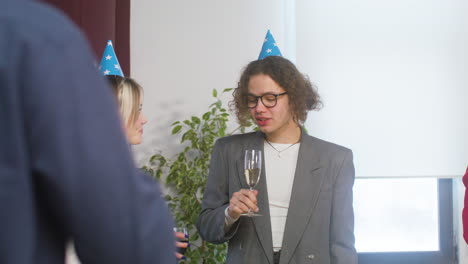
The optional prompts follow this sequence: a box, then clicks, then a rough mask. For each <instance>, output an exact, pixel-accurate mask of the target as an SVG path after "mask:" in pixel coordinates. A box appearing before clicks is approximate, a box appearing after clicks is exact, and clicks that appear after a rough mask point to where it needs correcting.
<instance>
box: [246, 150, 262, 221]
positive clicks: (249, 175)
mask: <svg viewBox="0 0 468 264" xmlns="http://www.w3.org/2000/svg"><path fill="white" fill-rule="evenodd" d="M261 169H262V151H261V150H258V149H248V150H246V151H245V156H244V176H245V180H246V182H247V185H248V186H249V188H250V190H251V191H253V190H254V188H255V186H256V185H257V183H258V181H259V180H260V174H261ZM242 215H245V216H260V214H256V213H254V212H252V210H249V212H248V213H246V214H242Z"/></svg>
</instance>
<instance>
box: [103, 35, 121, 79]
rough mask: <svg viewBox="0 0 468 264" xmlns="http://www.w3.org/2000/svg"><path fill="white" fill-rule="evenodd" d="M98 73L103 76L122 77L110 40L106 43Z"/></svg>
mask: <svg viewBox="0 0 468 264" xmlns="http://www.w3.org/2000/svg"><path fill="white" fill-rule="evenodd" d="M99 71H100V72H101V73H102V74H104V75H118V76H122V77H124V75H123V72H122V69H121V68H120V64H119V60H118V59H117V56H116V55H115V51H114V46H113V45H112V41H110V40H108V41H107V45H106V48H105V49H104V53H103V54H102V59H101V65H100V66H99Z"/></svg>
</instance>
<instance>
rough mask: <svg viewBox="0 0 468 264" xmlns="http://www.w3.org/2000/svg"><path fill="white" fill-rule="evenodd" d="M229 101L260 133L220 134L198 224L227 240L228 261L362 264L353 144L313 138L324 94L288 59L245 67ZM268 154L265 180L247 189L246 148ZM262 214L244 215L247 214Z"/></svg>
mask: <svg viewBox="0 0 468 264" xmlns="http://www.w3.org/2000/svg"><path fill="white" fill-rule="evenodd" d="M233 95H234V100H233V101H232V102H231V106H232V108H234V110H235V113H236V115H237V118H238V120H239V122H240V123H241V124H247V123H249V121H253V122H254V123H255V124H256V125H257V127H258V131H257V132H252V133H247V134H241V135H233V136H229V137H225V138H222V139H219V140H218V141H217V142H216V144H215V147H214V151H213V155H212V160H211V165H210V172H209V175H208V182H207V186H206V189H205V193H204V197H203V204H202V211H201V213H200V216H199V219H198V223H197V227H198V229H199V231H200V234H201V236H202V237H203V238H204V239H205V240H207V241H209V242H212V243H223V242H226V241H228V243H229V248H228V256H227V263H280V262H281V263H320V264H328V263H333V264H338V263H343V264H356V263H357V254H356V250H355V247H354V214H353V206H352V200H353V193H352V187H353V183H354V166H353V156H352V152H351V150H349V149H347V148H344V147H342V146H338V145H335V144H333V143H329V142H326V141H323V140H320V139H318V138H315V137H312V136H309V135H308V134H307V133H306V131H305V130H304V128H303V124H304V122H305V120H306V118H307V112H308V111H310V110H315V109H319V108H320V106H321V101H320V97H319V95H318V93H317V91H316V89H314V87H313V85H312V84H311V82H310V81H309V79H308V78H307V77H306V76H304V75H303V74H301V73H300V72H299V71H298V69H297V68H296V66H295V65H294V64H293V63H291V62H290V61H288V60H287V59H285V58H282V57H278V56H269V57H266V58H264V59H261V60H256V61H253V62H251V63H249V64H248V65H247V67H246V68H245V69H244V71H243V73H242V75H241V77H240V80H239V83H238V87H237V89H235V91H234V93H233ZM248 149H259V150H262V152H263V160H264V163H263V166H262V168H261V172H260V181H259V183H258V184H257V187H256V189H257V190H254V191H251V190H249V188H248V185H247V182H246V179H245V176H244V167H243V162H244V152H245V150H248ZM249 211H254V212H259V213H260V214H261V216H257V217H244V216H242V217H241V215H243V214H245V213H247V212H249Z"/></svg>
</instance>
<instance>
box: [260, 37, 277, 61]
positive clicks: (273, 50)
mask: <svg viewBox="0 0 468 264" xmlns="http://www.w3.org/2000/svg"><path fill="white" fill-rule="evenodd" d="M268 56H283V55H282V54H281V51H280V50H279V48H278V46H277V45H276V41H275V39H274V38H273V35H271V33H270V30H268V31H267V34H266V36H265V40H264V41H263V46H262V51H260V55H259V56H258V59H259V60H261V59H264V58H266V57H268Z"/></svg>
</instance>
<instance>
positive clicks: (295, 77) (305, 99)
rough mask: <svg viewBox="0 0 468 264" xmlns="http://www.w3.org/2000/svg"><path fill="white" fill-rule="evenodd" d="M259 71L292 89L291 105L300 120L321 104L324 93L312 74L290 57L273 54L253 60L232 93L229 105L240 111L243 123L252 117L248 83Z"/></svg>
mask: <svg viewBox="0 0 468 264" xmlns="http://www.w3.org/2000/svg"><path fill="white" fill-rule="evenodd" d="M259 74H265V75H268V76H269V77H270V78H271V79H272V80H274V81H275V82H276V83H277V84H278V85H279V86H281V87H282V88H283V89H284V90H285V91H286V92H288V94H287V95H288V96H289V107H290V109H291V111H292V116H293V118H294V121H296V122H297V123H298V124H300V125H302V124H303V123H304V122H305V120H306V118H307V112H308V111H310V110H318V109H320V108H321V106H322V102H321V101H320V96H319V94H318V93H317V89H316V87H315V86H314V85H313V84H312V83H311V82H310V80H309V78H308V77H307V76H306V75H303V74H302V73H300V72H299V70H298V69H297V68H296V66H295V65H294V64H293V63H292V62H290V61H289V60H287V59H285V58H283V57H279V56H269V57H266V58H264V59H261V60H255V61H252V62H250V63H249V64H248V65H247V66H246V67H245V68H244V70H243V72H242V75H241V77H240V80H239V82H238V85H237V88H236V89H234V92H233V93H232V95H233V96H234V99H233V100H232V101H231V102H230V103H229V106H230V107H231V110H233V111H234V112H235V113H236V116H237V119H238V121H239V124H240V125H242V126H245V125H248V123H249V120H250V118H251V116H250V112H249V107H248V106H247V94H248V92H249V89H248V86H249V81H250V78H251V77H252V76H255V75H259Z"/></svg>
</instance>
